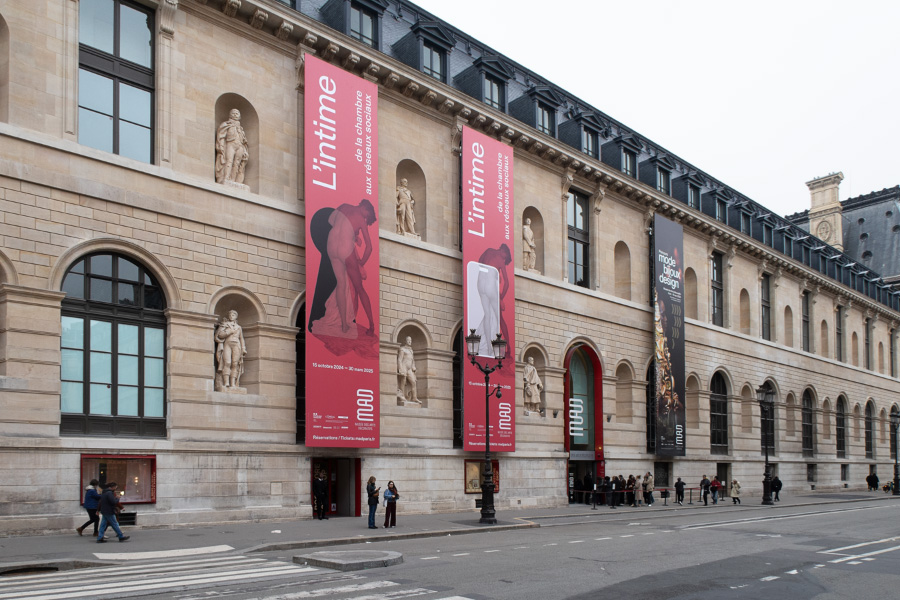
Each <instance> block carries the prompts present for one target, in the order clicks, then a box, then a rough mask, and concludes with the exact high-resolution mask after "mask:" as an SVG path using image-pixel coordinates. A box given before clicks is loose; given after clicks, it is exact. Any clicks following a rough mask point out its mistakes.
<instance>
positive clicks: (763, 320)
mask: <svg viewBox="0 0 900 600" xmlns="http://www.w3.org/2000/svg"><path fill="white" fill-rule="evenodd" d="M770 284H771V276H770V275H769V274H768V273H764V274H763V276H762V279H761V280H760V284H759V307H760V320H759V328H760V335H761V336H762V339H764V340H771V339H772V304H771V296H770V294H771V285H770Z"/></svg>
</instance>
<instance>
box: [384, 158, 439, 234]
mask: <svg viewBox="0 0 900 600" xmlns="http://www.w3.org/2000/svg"><path fill="white" fill-rule="evenodd" d="M402 179H406V181H407V184H406V187H407V188H409V191H410V192H411V193H412V198H413V214H414V215H415V216H416V223H415V232H416V234H418V235H419V237H421V238H422V240H426V241H427V239H428V236H427V231H428V221H427V220H426V219H427V217H428V214H427V208H428V202H427V200H428V198H427V195H428V189H427V186H426V182H425V172H424V171H422V167H420V166H419V164H418V163H417V162H416V161H414V160H410V159H408V158H404V159H403V160H401V161H400V162H399V163H398V164H397V181H395V182H394V187H395V189H396V188H397V187H399V186H400V181H401V180H402ZM396 205H397V198H396V197H395V198H394V206H396ZM385 221H386V219H383V218H382V223H384V222H385ZM387 222H390V221H387ZM394 231H396V232H397V233H400V222H399V217H398V215H397V214H396V211H394Z"/></svg>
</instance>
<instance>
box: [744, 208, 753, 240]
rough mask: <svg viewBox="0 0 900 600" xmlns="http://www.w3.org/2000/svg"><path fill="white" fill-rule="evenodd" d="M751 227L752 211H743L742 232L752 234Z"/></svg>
mask: <svg viewBox="0 0 900 600" xmlns="http://www.w3.org/2000/svg"><path fill="white" fill-rule="evenodd" d="M751 227H752V222H751V220H750V213H748V212H741V233H743V234H746V235H750V230H751Z"/></svg>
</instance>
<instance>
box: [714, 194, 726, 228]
mask: <svg viewBox="0 0 900 600" xmlns="http://www.w3.org/2000/svg"><path fill="white" fill-rule="evenodd" d="M716 220H717V221H721V222H722V223H728V203H727V202H725V201H724V200H719V199H717V200H716Z"/></svg>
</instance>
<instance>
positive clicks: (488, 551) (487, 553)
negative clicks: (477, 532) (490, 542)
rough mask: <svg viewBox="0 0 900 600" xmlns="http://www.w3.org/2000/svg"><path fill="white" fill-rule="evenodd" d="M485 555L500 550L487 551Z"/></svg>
mask: <svg viewBox="0 0 900 600" xmlns="http://www.w3.org/2000/svg"><path fill="white" fill-rule="evenodd" d="M484 552H485V554H489V553H491V552H500V551H499V550H485V551H484Z"/></svg>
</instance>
